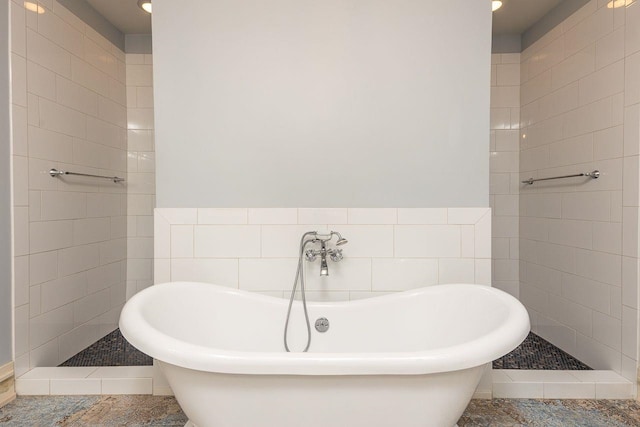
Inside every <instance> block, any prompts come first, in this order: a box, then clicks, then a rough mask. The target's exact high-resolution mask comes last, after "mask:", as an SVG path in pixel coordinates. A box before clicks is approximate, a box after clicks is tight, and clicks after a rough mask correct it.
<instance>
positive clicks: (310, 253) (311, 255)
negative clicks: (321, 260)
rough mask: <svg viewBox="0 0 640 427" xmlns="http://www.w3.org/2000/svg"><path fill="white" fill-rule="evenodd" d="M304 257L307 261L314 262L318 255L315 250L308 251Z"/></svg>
mask: <svg viewBox="0 0 640 427" xmlns="http://www.w3.org/2000/svg"><path fill="white" fill-rule="evenodd" d="M304 256H305V258H307V261H309V262H313V261H315V260H316V258H317V256H318V254H317V253H316V251H314V250H313V249H307V251H306V252H305V253H304Z"/></svg>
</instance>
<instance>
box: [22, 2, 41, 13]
mask: <svg viewBox="0 0 640 427" xmlns="http://www.w3.org/2000/svg"><path fill="white" fill-rule="evenodd" d="M24 8H25V9H27V10H28V11H29V12H35V13H38V14H40V15H42V14H43V13H44V7H42V6H40V5H39V4H38V3H34V2H31V1H26V2H24Z"/></svg>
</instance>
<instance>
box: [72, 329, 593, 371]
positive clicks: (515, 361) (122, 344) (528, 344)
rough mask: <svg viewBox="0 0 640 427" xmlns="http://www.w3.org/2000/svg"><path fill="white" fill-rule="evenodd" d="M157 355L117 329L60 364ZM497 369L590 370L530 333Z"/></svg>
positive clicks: (129, 362) (131, 362)
mask: <svg viewBox="0 0 640 427" xmlns="http://www.w3.org/2000/svg"><path fill="white" fill-rule="evenodd" d="M152 364H153V359H152V358H151V357H149V356H147V355H146V354H144V353H143V352H141V351H140V350H138V349H136V348H135V347H134V346H132V345H131V344H129V342H127V340H126V339H124V337H123V336H122V334H121V333H120V329H116V330H115V331H113V332H111V333H110V334H109V335H107V336H105V337H104V338H102V339H100V340H99V341H97V342H95V343H94V344H92V345H90V346H89V347H87V348H85V349H84V350H82V351H81V352H80V353H78V354H76V355H75V356H73V357H72V358H70V359H69V360H67V361H66V362H64V363H62V364H61V365H60V366H149V365H152ZM493 368H494V369H544V370H590V369H591V368H590V367H589V366H587V365H585V364H584V363H582V362H581V361H579V360H578V359H576V358H574V357H572V356H571V355H570V354H568V353H565V352H564V351H562V350H560V349H559V348H558V347H556V346H554V345H553V344H551V343H550V342H548V341H546V340H544V339H542V338H540V337H539V336H537V335H536V334H533V333H530V334H529V336H527V338H526V339H525V340H524V342H523V343H522V344H520V346H518V348H516V349H515V350H513V351H512V352H511V353H509V354H507V355H506V356H504V357H501V358H500V359H498V360H494V362H493Z"/></svg>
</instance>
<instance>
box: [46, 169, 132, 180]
mask: <svg viewBox="0 0 640 427" xmlns="http://www.w3.org/2000/svg"><path fill="white" fill-rule="evenodd" d="M49 175H51V176H52V177H53V178H56V177H61V176H63V175H76V176H88V177H90V178H101V179H108V180H109V181H113V182H115V183H118V182H124V178H120V177H117V176H103V175H91V174H88V173H78V172H69V171H59V170H58V169H51V170H50V171H49Z"/></svg>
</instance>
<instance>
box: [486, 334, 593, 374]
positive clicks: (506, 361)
mask: <svg viewBox="0 0 640 427" xmlns="http://www.w3.org/2000/svg"><path fill="white" fill-rule="evenodd" d="M493 369H543V370H550V371H553V370H572V371H587V370H591V368H590V367H589V366H587V365H585V364H584V363H582V362H581V361H579V360H578V359H576V358H575V357H573V356H571V355H570V354H568V353H565V352H564V351H562V350H560V349H559V348H558V347H556V346H555V345H553V344H551V343H550V342H549V341H546V340H544V339H542V338H540V337H539V336H537V335H536V334H534V333H529V336H527V338H526V339H525V340H524V342H523V343H522V344H520V345H519V346H518V348H516V349H515V350H513V351H512V352H511V353H509V354H507V355H506V356H503V357H501V358H500V359H497V360H494V361H493Z"/></svg>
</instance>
